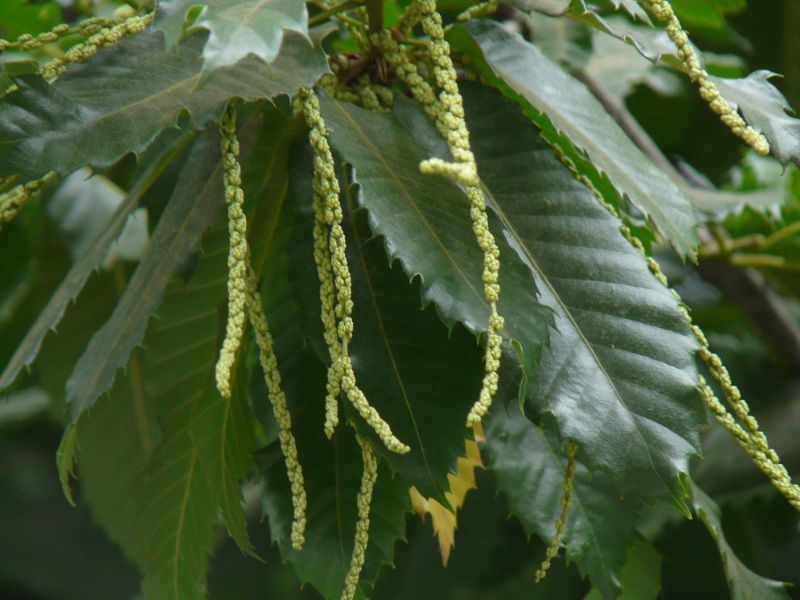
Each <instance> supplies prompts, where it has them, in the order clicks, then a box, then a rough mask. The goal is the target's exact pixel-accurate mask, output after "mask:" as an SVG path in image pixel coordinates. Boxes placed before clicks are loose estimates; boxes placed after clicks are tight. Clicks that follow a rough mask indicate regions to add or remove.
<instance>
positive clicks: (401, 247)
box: [321, 97, 551, 373]
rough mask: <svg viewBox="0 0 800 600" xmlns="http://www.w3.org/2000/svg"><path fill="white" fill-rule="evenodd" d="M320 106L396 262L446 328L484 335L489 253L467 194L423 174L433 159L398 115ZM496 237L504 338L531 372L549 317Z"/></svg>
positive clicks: (327, 103)
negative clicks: (458, 326)
mask: <svg viewBox="0 0 800 600" xmlns="http://www.w3.org/2000/svg"><path fill="white" fill-rule="evenodd" d="M321 105H322V113H323V116H324V118H325V120H326V122H327V123H328V125H329V126H330V127H331V129H332V138H331V139H332V143H333V145H334V147H335V148H336V149H337V150H338V152H339V153H340V155H341V156H342V158H343V160H344V161H345V162H347V163H349V164H351V165H352V166H353V169H354V177H353V181H354V182H355V183H357V184H358V185H359V186H360V188H361V193H360V200H361V202H362V203H363V205H364V206H365V207H366V208H367V210H368V211H369V223H370V228H371V229H372V231H373V232H374V233H375V234H377V235H382V236H383V237H384V242H385V244H386V250H387V253H388V255H389V257H390V259H392V260H394V259H398V260H399V261H400V262H401V263H402V265H403V269H404V270H405V272H406V274H407V275H408V276H409V277H416V276H419V277H420V279H421V282H422V298H423V301H424V302H425V303H428V302H433V303H434V304H435V305H436V307H437V309H438V313H439V316H440V317H441V318H442V319H443V320H444V322H445V324H447V326H448V327H452V326H453V325H454V324H455V323H457V322H461V323H463V324H464V325H465V326H466V327H467V329H469V330H470V331H472V332H474V333H481V332H483V331H485V329H486V322H487V318H488V306H487V304H486V300H485V298H484V295H483V283H482V280H481V273H482V268H483V267H482V264H483V253H482V252H481V250H480V248H479V247H478V244H477V242H476V241H475V237H474V235H473V233H472V225H471V221H470V217H469V206H468V203H467V199H466V197H465V195H464V192H463V191H462V190H461V189H460V188H459V187H458V186H456V185H455V184H454V183H452V182H450V181H449V180H447V179H444V178H442V177H435V176H422V175H421V174H420V173H419V163H420V161H422V160H425V159H427V158H428V157H429V156H430V154H429V152H428V151H426V149H425V148H423V147H422V146H421V145H420V143H419V141H418V140H415V139H414V136H413V135H412V134H411V133H409V132H408V131H406V130H405V129H404V128H403V127H402V126H401V125H400V123H399V122H398V121H397V119H396V118H395V117H393V116H392V115H388V114H378V113H371V112H368V111H365V110H362V109H360V108H358V107H356V106H353V105H351V104H344V103H341V102H339V101H336V100H331V99H329V98H326V97H325V98H323V99H322V102H321ZM495 224H496V222H495ZM495 231H496V232H497V231H498V230H495ZM495 237H496V238H497V243H498V245H499V247H500V250H501V252H500V256H501V259H500V262H501V267H500V283H501V286H502V288H503V290H505V293H503V294H501V297H500V303H499V307H498V310H499V312H500V314H502V315H504V316H505V319H506V326H505V330H504V335H505V336H506V337H507V338H511V339H512V340H513V341H514V342H515V343H516V344H517V347H516V349H517V351H518V352H519V353H520V354H521V362H522V364H523V365H524V366H525V368H526V371H527V373H531V372H532V371H533V369H535V367H536V364H537V363H538V360H539V355H540V353H541V350H542V347H543V346H544V344H545V343H546V341H547V336H548V325H549V324H550V322H551V321H550V312H549V310H548V309H547V308H545V307H543V306H542V305H541V304H540V303H539V301H538V292H537V290H536V284H535V282H534V280H533V278H532V277H531V274H530V272H529V271H528V269H527V268H526V267H525V266H524V265H523V264H521V263H520V261H519V260H518V258H517V256H516V253H515V251H514V250H513V249H512V246H513V243H514V242H513V241H507V240H506V239H505V238H503V237H502V236H498V235H497V234H495ZM412 241H413V243H409V242H412Z"/></svg>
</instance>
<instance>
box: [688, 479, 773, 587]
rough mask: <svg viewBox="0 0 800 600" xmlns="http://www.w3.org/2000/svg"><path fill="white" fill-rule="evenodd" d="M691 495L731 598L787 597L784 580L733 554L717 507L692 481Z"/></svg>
mask: <svg viewBox="0 0 800 600" xmlns="http://www.w3.org/2000/svg"><path fill="white" fill-rule="evenodd" d="M692 496H693V498H694V500H693V506H694V510H695V512H696V513H697V516H698V517H699V518H700V520H701V521H703V523H704V524H705V526H706V528H707V529H708V532H709V533H710V534H711V537H713V538H714V541H715V542H716V544H717V547H718V548H719V554H720V556H721V557H722V566H723V568H724V569H725V577H726V578H727V580H728V588H729V589H730V592H731V598H732V600H788V598H789V594H788V593H787V591H786V585H785V584H784V583H782V582H780V581H773V580H772V579H766V578H765V577H761V576H760V575H756V574H755V573H753V571H751V570H750V569H748V568H747V567H746V566H745V565H744V564H743V563H742V562H741V561H740V560H739V559H738V558H737V557H736V555H735V554H734V553H733V549H732V548H731V547H730V546H729V545H728V542H727V540H726V539H725V534H724V533H723V531H722V521H721V520H720V512H719V508H718V507H717V505H716V504H715V503H714V501H713V500H712V499H711V498H709V497H708V496H707V495H706V494H705V492H703V490H701V489H700V488H698V487H697V486H696V485H694V484H693V485H692Z"/></svg>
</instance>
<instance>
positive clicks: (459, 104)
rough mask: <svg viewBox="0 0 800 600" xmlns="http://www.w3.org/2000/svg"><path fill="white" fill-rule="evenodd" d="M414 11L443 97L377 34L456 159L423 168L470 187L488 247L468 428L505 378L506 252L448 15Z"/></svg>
mask: <svg viewBox="0 0 800 600" xmlns="http://www.w3.org/2000/svg"><path fill="white" fill-rule="evenodd" d="M408 12H409V14H413V15H415V18H416V16H417V15H418V17H419V21H420V23H421V24H422V29H423V31H424V32H425V33H426V34H428V36H429V37H430V43H429V48H430V57H431V61H432V62H433V75H434V79H435V80H436V85H437V87H438V88H439V90H440V91H439V96H438V98H437V96H436V94H435V93H434V91H433V88H432V87H431V85H430V84H429V83H428V82H426V81H425V80H424V79H423V78H422V77H421V76H420V74H419V72H418V71H417V68H416V66H415V65H414V64H413V63H411V61H409V60H408V57H407V56H406V55H405V53H404V52H403V51H402V49H401V48H400V47H399V45H398V44H397V42H395V41H394V40H393V39H392V38H391V35H390V34H388V32H385V33H383V34H381V35H379V36H376V37H375V38H374V42H375V43H376V44H377V45H378V46H379V47H382V48H383V50H384V55H385V57H386V60H387V62H389V64H391V65H392V66H393V67H394V68H395V71H396V72H397V74H398V76H399V77H400V79H401V80H402V81H403V82H404V83H405V84H406V85H407V86H408V88H409V89H410V90H411V93H412V95H413V96H414V98H415V99H416V100H417V101H418V102H419V103H420V104H421V105H422V107H423V109H424V110H425V112H426V113H427V114H428V116H430V117H431V118H432V119H433V120H434V123H435V124H436V128H437V129H438V130H439V133H441V135H442V137H444V139H445V141H446V142H447V146H448V148H449V150H450V154H451V155H452V157H453V162H448V161H444V160H442V159H440V158H431V159H428V160H425V161H423V162H422V163H420V171H421V172H422V173H426V174H432V175H442V176H445V177H448V178H450V179H452V180H454V181H456V182H457V183H459V184H461V185H463V186H465V189H466V194H467V198H468V199H469V202H470V218H471V219H472V230H473V233H474V234H475V238H476V240H477V241H478V245H479V246H480V248H481V250H482V251H483V256H484V258H483V277H482V278H483V285H484V295H485V297H486V301H487V304H488V305H489V318H488V323H487V328H486V329H487V332H486V354H485V356H484V366H485V373H484V376H483V383H482V386H481V391H480V394H479V396H478V400H477V401H476V402H475V404H474V405H473V406H472V408H471V409H470V411H469V414H468V415H467V426H468V427H471V426H472V425H474V424H475V423H478V422H480V420H481V419H482V418H483V416H484V415H485V414H486V413H487V412H488V410H489V407H490V406H491V403H492V398H493V397H494V395H495V393H496V392H497V384H498V380H499V376H498V369H499V368H500V355H501V345H502V342H503V338H502V336H501V335H500V332H501V331H502V329H503V325H504V322H503V317H501V316H500V315H499V314H498V312H497V303H498V301H499V299H500V281H499V277H500V250H499V249H498V247H497V244H496V243H495V239H494V236H493V235H492V232H491V231H490V230H489V218H488V215H487V213H486V202H485V199H484V195H483V190H482V189H481V187H480V180H479V179H478V169H477V165H476V163H475V156H474V155H473V153H472V150H471V149H470V143H469V131H468V130H467V125H466V121H465V120H464V102H463V99H462V97H461V93H460V92H459V89H458V82H457V78H456V71H455V68H454V66H453V61H452V60H451V58H450V45H449V44H448V43H447V40H445V39H444V29H443V27H442V17H441V15H440V14H439V13H438V12H437V11H436V2H435V0H415V1H414V2H412V8H411V9H409V11H408Z"/></svg>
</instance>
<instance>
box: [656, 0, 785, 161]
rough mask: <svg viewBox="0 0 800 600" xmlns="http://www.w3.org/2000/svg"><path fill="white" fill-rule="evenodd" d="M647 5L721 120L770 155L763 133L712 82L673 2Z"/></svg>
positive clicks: (741, 136) (735, 132) (757, 148)
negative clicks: (745, 120) (749, 123)
mask: <svg viewBox="0 0 800 600" xmlns="http://www.w3.org/2000/svg"><path fill="white" fill-rule="evenodd" d="M641 2H642V3H643V4H644V6H645V7H646V8H647V9H648V10H649V11H650V12H651V13H652V14H653V16H654V17H655V18H656V20H658V21H660V22H662V23H666V30H667V35H668V36H669V39H671V40H672V42H673V43H674V44H675V46H676V47H677V48H678V56H679V58H680V59H681V60H682V61H683V66H684V68H685V69H686V70H687V71H688V73H689V77H690V78H691V80H692V81H693V82H694V83H696V84H697V85H698V87H699V88H700V96H701V97H702V98H703V100H705V101H706V102H707V103H708V105H709V106H710V107H711V110H713V111H714V112H715V113H716V114H717V115H719V118H720V120H721V121H722V122H723V123H724V124H725V125H726V126H727V127H728V128H729V129H730V130H731V131H732V132H733V133H734V135H737V136H738V137H740V138H741V139H742V140H744V141H745V143H747V145H748V146H750V147H752V148H753V150H755V151H756V153H757V154H759V155H761V156H766V155H767V154H769V143H768V142H767V138H765V137H764V136H763V135H762V134H761V133H759V132H757V131H756V130H755V129H753V128H752V127H750V126H749V125H747V123H745V122H744V119H742V117H741V116H740V115H739V113H738V112H737V111H736V108H734V107H733V106H731V103H730V102H728V101H727V100H726V99H725V98H724V97H723V96H722V94H721V93H720V91H719V89H718V88H717V86H716V85H715V84H714V82H713V81H711V79H710V77H709V75H708V72H707V71H706V70H705V69H704V68H703V66H702V65H701V63H700V59H699V57H698V56H697V52H695V49H694V47H693V46H692V44H691V42H690V41H689V36H688V35H686V31H684V29H683V27H682V26H681V23H680V21H679V20H678V17H677V15H676V14H675V11H674V10H673V9H672V5H670V3H669V2H668V1H667V0H641Z"/></svg>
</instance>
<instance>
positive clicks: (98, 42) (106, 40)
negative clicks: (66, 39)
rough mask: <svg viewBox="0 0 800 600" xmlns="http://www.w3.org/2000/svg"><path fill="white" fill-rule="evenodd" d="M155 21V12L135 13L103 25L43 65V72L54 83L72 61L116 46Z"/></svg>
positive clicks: (43, 75) (84, 58) (81, 60)
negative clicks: (106, 25) (84, 39)
mask: <svg viewBox="0 0 800 600" xmlns="http://www.w3.org/2000/svg"><path fill="white" fill-rule="evenodd" d="M152 21H153V14H152V13H148V14H144V15H135V16H132V17H127V18H125V19H123V20H122V21H121V22H119V23H116V24H115V25H112V26H110V27H103V28H102V29H100V30H99V31H97V32H96V33H93V34H92V35H90V36H89V37H88V38H87V39H86V41H84V42H81V43H80V44H76V45H74V46H73V47H72V48H70V49H69V50H67V52H66V53H65V54H64V56H61V57H59V58H54V59H53V60H51V61H49V62H47V63H45V64H44V65H43V66H42V70H41V74H42V77H44V78H45V80H47V81H48V82H50V83H52V82H53V81H55V80H56V79H58V77H59V76H60V75H61V74H62V73H63V72H64V71H65V70H66V68H67V66H68V65H70V64H71V63H76V62H83V61H85V60H88V59H89V58H91V57H92V56H94V55H95V54H97V52H98V51H99V50H101V49H102V48H110V47H111V46H116V45H117V44H118V43H120V42H121V41H122V40H124V39H125V38H128V37H131V36H134V35H136V34H137V33H141V32H142V31H144V30H145V29H146V28H147V27H148V26H149V25H150V23H151V22H152Z"/></svg>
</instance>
